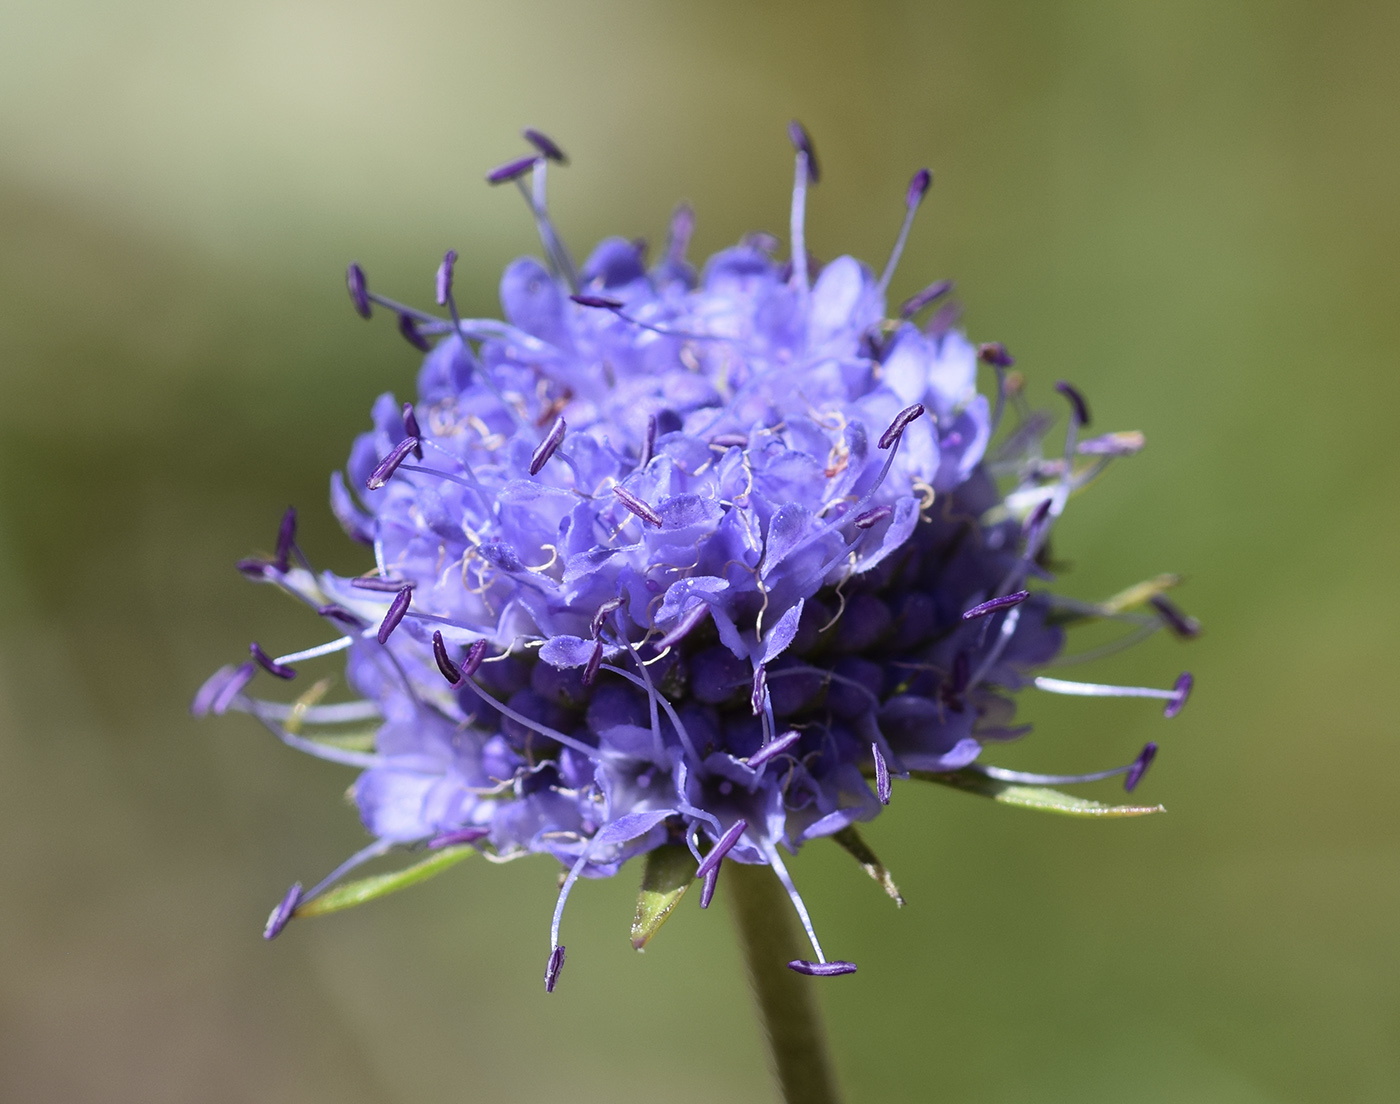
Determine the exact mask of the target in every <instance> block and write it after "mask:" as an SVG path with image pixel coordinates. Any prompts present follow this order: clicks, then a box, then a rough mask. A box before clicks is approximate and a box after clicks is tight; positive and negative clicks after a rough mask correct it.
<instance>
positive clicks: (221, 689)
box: [190, 663, 257, 717]
mask: <svg viewBox="0 0 1400 1104" xmlns="http://www.w3.org/2000/svg"><path fill="white" fill-rule="evenodd" d="M256 672H257V668H256V667H254V666H253V664H251V663H240V664H239V665H238V666H237V667H220V668H219V669H218V670H217V671H215V672H214V673H213V674H212V675H210V676H209V677H208V678H207V679H205V680H204V685H203V686H201V687H200V688H199V690H198V692H196V694H195V696H194V701H192V702H190V713H191V714H193V715H194V716H196V717H204V716H207V715H208V714H210V713H213V714H214V715H215V716H219V715H221V714H223V713H225V712H227V711H228V707H229V703H230V702H232V701H233V698H234V695H236V694H237V693H238V692H239V691H240V690H242V689H243V687H245V686H247V685H248V683H249V682H250V681H251V680H252V678H253V675H254V674H255V673H256Z"/></svg>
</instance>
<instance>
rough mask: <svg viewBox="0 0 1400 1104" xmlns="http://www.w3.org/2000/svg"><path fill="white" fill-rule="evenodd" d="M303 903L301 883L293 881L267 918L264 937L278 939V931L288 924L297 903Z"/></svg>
mask: <svg viewBox="0 0 1400 1104" xmlns="http://www.w3.org/2000/svg"><path fill="white" fill-rule="evenodd" d="M300 903H301V883H300V882H293V883H292V888H291V889H289V890H287V895H286V896H285V897H283V898H282V900H280V901H278V902H277V907H276V908H274V909H273V910H272V913H271V914H270V915H269V916H268V918H267V925H266V926H265V927H264V928H263V938H264V939H276V938H277V936H278V933H280V932H281V930H282V929H283V928H285V927H286V926H287V921H288V920H290V919H291V918H292V913H294V912H295V911H296V908H297V905H299V904H300Z"/></svg>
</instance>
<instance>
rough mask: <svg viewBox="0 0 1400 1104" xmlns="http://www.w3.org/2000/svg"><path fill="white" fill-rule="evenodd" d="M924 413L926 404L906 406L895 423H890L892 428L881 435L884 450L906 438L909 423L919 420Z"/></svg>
mask: <svg viewBox="0 0 1400 1104" xmlns="http://www.w3.org/2000/svg"><path fill="white" fill-rule="evenodd" d="M923 413H924V404H923V403H915V404H914V405H913V406H906V407H905V408H904V409H903V410H901V411H900V412H899V413H898V414H896V415H895V417H894V421H892V422H891V423H890V428H889V429H887V430H885V432H884V433H882V434H880V441H879V445H880V447H881V448H882V449H887V448H889V447H890V446H891V445H892V444H894V443H895V442H896V441H898V440H899V439H900V438H901V437H902V436H904V430H905V429H906V428H907V427H908V425H909V423H910V422H912V421H914V420H915V419H916V418H919V417H921V416H922V415H923Z"/></svg>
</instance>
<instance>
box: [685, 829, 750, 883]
mask: <svg viewBox="0 0 1400 1104" xmlns="http://www.w3.org/2000/svg"><path fill="white" fill-rule="evenodd" d="M748 828H749V822H748V821H747V820H745V819H744V818H743V817H740V818H739V819H738V820H736V821H735V822H734V823H733V824H731V825H730V826H729V831H727V832H725V833H724V835H722V836H720V837H719V842H718V843H716V844H715V845H714V846H713V847H711V848H710V853H709V854H708V855H706V856H705V857H704V858H703V859H701V860H700V865H699V866H698V867H696V869H695V876H696V877H697V878H703V877H705V876H706V875H707V874H709V872H710V871H711V870H717V869H718V868H719V864H720V860H721V859H723V858H724V856H725V855H727V854H729V852H730V851H731V850H733V848H734V845H735V844H736V843H738V842H739V837H740V836H742V835H743V834H744V833H745V832H746V831H748Z"/></svg>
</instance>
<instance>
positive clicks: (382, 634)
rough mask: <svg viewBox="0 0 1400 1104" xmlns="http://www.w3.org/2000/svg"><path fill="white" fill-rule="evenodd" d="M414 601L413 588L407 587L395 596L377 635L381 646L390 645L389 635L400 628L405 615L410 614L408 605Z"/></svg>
mask: <svg viewBox="0 0 1400 1104" xmlns="http://www.w3.org/2000/svg"><path fill="white" fill-rule="evenodd" d="M411 601H413V588H412V587H411V586H406V587H404V588H403V589H402V590H400V591H399V592H398V594H396V595H394V600H393V601H392V602H390V603H389V612H388V613H386V614H385V615H384V620H383V621H381V622H380V623H379V632H378V633H376V634H375V637H376V639H377V640H378V641H379V643H381V644H387V643H389V634H390V633H392V632H393V631H394V630H395V629H397V628H398V627H399V622H400V621H402V620H403V615H404V614H405V613H407V612H408V604H409V603H410V602H411Z"/></svg>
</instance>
